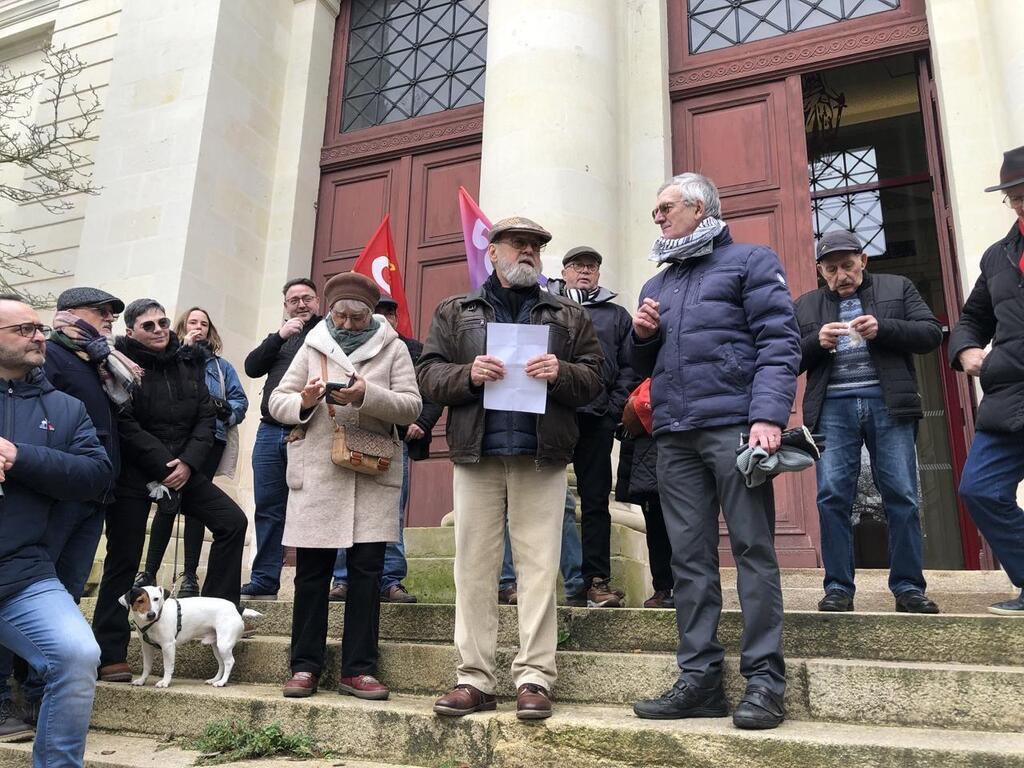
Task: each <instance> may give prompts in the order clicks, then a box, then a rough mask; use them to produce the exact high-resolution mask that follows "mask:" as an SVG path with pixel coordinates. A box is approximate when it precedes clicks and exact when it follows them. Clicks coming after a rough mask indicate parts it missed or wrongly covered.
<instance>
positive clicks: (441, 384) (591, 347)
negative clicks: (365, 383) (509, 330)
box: [416, 289, 604, 465]
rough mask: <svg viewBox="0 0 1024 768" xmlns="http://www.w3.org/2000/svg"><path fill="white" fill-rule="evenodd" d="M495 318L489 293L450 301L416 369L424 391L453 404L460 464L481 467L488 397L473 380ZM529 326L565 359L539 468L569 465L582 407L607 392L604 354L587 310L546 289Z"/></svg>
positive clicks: (544, 422) (547, 416)
mask: <svg viewBox="0 0 1024 768" xmlns="http://www.w3.org/2000/svg"><path fill="white" fill-rule="evenodd" d="M494 315H495V313H494V308H493V307H492V306H491V305H490V304H489V303H488V302H487V299H486V297H485V295H484V291H483V290H482V289H481V290H478V291H474V292H473V293H469V294H464V295H460V296H452V297H449V298H447V299H445V300H444V301H442V302H441V303H440V304H439V305H438V307H437V309H436V310H435V311H434V318H433V320H432V321H431V323H430V334H429V336H428V337H427V342H426V344H425V345H424V347H423V354H422V355H421V356H420V359H419V362H418V363H417V365H416V374H417V377H418V379H419V384H420V391H421V392H422V393H423V394H424V395H425V396H426V397H427V398H429V399H430V400H432V401H433V402H435V403H438V404H439V405H446V406H448V434H447V438H448V449H449V455H450V457H451V460H452V461H453V462H454V463H456V464H473V463H476V462H478V461H480V453H481V442H482V440H483V434H484V396H483V388H480V387H474V386H473V385H472V383H471V382H470V380H469V369H470V366H471V365H472V363H473V359H474V358H475V357H476V356H477V355H483V354H485V353H486V342H487V323H489V322H493V321H494ZM530 321H531V323H532V324H533V325H547V326H548V327H549V328H550V329H551V331H550V337H549V338H550V340H549V345H550V346H549V350H550V352H551V353H553V354H554V355H555V356H557V357H558V359H559V361H560V362H559V366H558V378H557V379H556V380H555V383H554V384H550V385H548V403H547V411H546V412H545V413H544V414H542V415H540V416H538V417H537V464H538V465H541V464H555V463H558V464H567V463H569V462H570V461H572V453H573V449H574V448H575V447H576V440H577V438H578V437H579V429H578V428H577V426H576V409H577V408H579V407H580V406H583V405H586V404H587V403H589V402H590V401H591V400H593V399H594V398H595V397H597V396H598V395H599V394H600V393H601V391H602V383H601V373H600V372H601V364H602V362H603V360H604V355H603V354H602V352H601V345H600V343H599V342H598V340H597V335H596V334H595V333H594V326H593V325H592V324H591V322H590V316H589V315H588V314H587V311H586V310H585V309H583V307H581V306H579V305H578V304H575V303H573V302H571V301H569V300H568V299H563V298H562V297H560V296H552V295H551V294H549V293H546V292H545V291H541V292H540V297H539V299H538V301H537V304H536V305H535V306H534V307H533V309H532V310H531V311H530Z"/></svg>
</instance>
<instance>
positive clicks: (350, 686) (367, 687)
mask: <svg viewBox="0 0 1024 768" xmlns="http://www.w3.org/2000/svg"><path fill="white" fill-rule="evenodd" d="M338 693H347V694H349V695H350V696H355V697H356V698H357V699H370V700H373V701H383V700H384V699H386V698H387V697H388V696H389V695H390V693H391V691H389V690H388V687H387V686H386V685H384V683H382V682H381V681H380V680H378V679H377V678H376V677H374V676H373V675H355V676H353V677H343V678H341V684H340V685H339V686H338Z"/></svg>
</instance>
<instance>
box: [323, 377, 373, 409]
mask: <svg viewBox="0 0 1024 768" xmlns="http://www.w3.org/2000/svg"><path fill="white" fill-rule="evenodd" d="M352 379H353V381H352V383H351V384H349V385H348V386H347V387H345V389H336V390H334V391H333V392H331V394H330V395H328V397H330V398H331V402H333V403H335V404H336V405H362V404H363V398H364V397H365V396H366V379H364V378H363V377H362V376H360V375H359V374H358V373H353V374H352Z"/></svg>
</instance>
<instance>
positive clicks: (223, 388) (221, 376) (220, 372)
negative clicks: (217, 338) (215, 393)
mask: <svg viewBox="0 0 1024 768" xmlns="http://www.w3.org/2000/svg"><path fill="white" fill-rule="evenodd" d="M213 360H214V362H215V363H216V364H217V378H218V379H220V391H221V393H222V394H223V395H224V399H225V400H227V399H228V386H227V384H225V383H224V369H223V368H221V367H220V358H219V357H215V358H213Z"/></svg>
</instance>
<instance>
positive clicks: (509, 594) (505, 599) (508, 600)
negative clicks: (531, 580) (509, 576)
mask: <svg viewBox="0 0 1024 768" xmlns="http://www.w3.org/2000/svg"><path fill="white" fill-rule="evenodd" d="M518 602H519V595H518V594H516V588H515V585H514V584H513V585H512V586H511V587H507V588H505V589H499V590H498V605H515V604H516V603H518Z"/></svg>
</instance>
